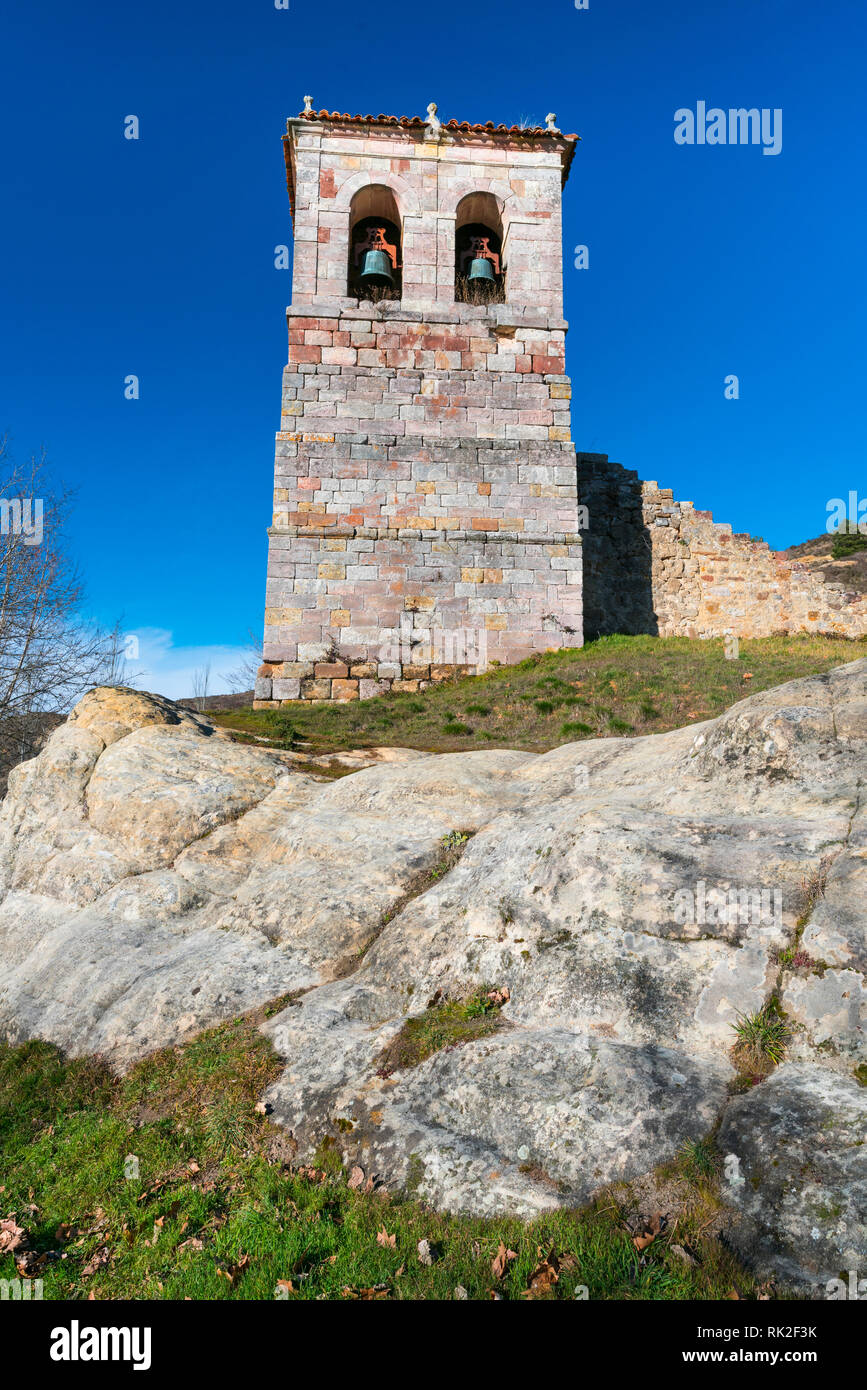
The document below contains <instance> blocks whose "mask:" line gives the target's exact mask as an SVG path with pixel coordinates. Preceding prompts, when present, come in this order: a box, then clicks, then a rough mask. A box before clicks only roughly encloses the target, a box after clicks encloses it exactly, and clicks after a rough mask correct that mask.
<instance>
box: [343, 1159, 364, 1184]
mask: <svg viewBox="0 0 867 1390" xmlns="http://www.w3.org/2000/svg"><path fill="white" fill-rule="evenodd" d="M363 1182H364V1169H363V1168H359V1166H358V1164H357V1163H356V1165H355V1167H354V1168H353V1170H352V1172H351V1173H350V1174H349V1181H348V1182H347V1184H346V1186H347V1187H353V1188H354V1187H360V1186H361V1184H362V1183H363Z"/></svg>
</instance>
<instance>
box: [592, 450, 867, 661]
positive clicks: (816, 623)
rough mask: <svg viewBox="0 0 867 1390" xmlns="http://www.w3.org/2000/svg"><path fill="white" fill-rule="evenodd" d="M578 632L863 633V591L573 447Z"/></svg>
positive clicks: (866, 629)
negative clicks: (579, 539) (584, 513)
mask: <svg viewBox="0 0 867 1390" xmlns="http://www.w3.org/2000/svg"><path fill="white" fill-rule="evenodd" d="M578 492H579V501H580V502H581V503H583V504H584V505H586V506H587V508H588V510H589V513H590V523H589V527H588V529H587V531H586V532H585V533H584V557H585V566H584V600H585V632H586V635H587V636H596V635H598V634H600V633H606V632H636V633H637V632H649V633H657V634H659V636H662V637H674V636H681V637H720V636H724V635H726V634H728V633H732V634H734V635H736V636H739V637H768V636H771V635H773V634H774V633H780V632H790V633H795V632H822V633H833V634H835V635H838V636H844V637H860V636H863V635H864V634H867V600H865V598H864V596H863V595H858V594H853V593H847V592H846V591H845V590H844V589H842V588H839V587H836V586H834V585H830V584H825V583H823V582H822V580H821V579H820V578H819V577H818V576H817V575H815V574H813V573H812V572H811V570H810V568H809V566H807V565H805V564H801V563H798V562H797V561H793V560H787V559H785V558H783V556H782V555H780V554H778V553H776V552H775V551H772V550H771V548H770V546H768V545H767V543H766V542H765V541H762V540H757V539H755V538H754V537H752V536H749V535H746V534H744V533H733V532H732V528H731V526H730V525H727V524H726V523H724V522H716V521H714V519H713V516H712V514H711V513H710V512H705V511H697V510H696V509H695V508H694V506H693V504H692V502H678V501H675V499H674V497H673V494H672V491H671V489H670V488H660V487H658V486H657V484H656V483H655V482H642V481H640V480H639V477H638V474H637V473H636V472H632V471H629V470H627V469H625V468H623V467H622V466H621V465H620V464H618V463H612V462H611V461H610V460H609V459H608V458H607V456H606V455H604V454H579V455H578Z"/></svg>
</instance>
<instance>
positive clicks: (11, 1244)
mask: <svg viewBox="0 0 867 1390" xmlns="http://www.w3.org/2000/svg"><path fill="white" fill-rule="evenodd" d="M26 1237H27V1232H26V1231H25V1230H24V1227H23V1226H19V1225H18V1224H17V1223H16V1221H15V1220H14V1218H13V1217H11V1216H10V1217H8V1218H7V1219H6V1220H5V1221H0V1255H8V1253H9V1251H10V1250H17V1249H18V1247H19V1246H20V1245H23V1244H24V1241H25V1240H26Z"/></svg>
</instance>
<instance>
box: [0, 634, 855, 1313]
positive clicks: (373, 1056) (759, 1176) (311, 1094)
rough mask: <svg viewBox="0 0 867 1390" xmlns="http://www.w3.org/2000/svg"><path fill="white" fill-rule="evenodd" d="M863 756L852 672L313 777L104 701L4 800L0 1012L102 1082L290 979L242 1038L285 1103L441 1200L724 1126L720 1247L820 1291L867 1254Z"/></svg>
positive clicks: (559, 1185)
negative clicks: (610, 730)
mask: <svg viewBox="0 0 867 1390" xmlns="http://www.w3.org/2000/svg"><path fill="white" fill-rule="evenodd" d="M865 745H867V661H861V662H856V663H853V664H851V665H849V666H844V667H840V668H838V669H836V670H835V671H832V672H831V673H829V674H828V675H825V676H821V677H814V678H809V679H806V680H801V681H795V682H793V683H791V684H790V685H787V686H784V687H781V688H778V689H776V690H772V691H766V692H763V693H761V694H758V695H756V696H753V697H751V698H750V699H747V700H745V701H743V702H742V703H741V704H739V705H737V706H735V707H734V708H733V709H731V710H729V711H728V712H727V713H726V714H725V715H723V716H721V717H720V718H719V719H716V720H713V721H709V722H707V723H705V724H702V725H698V726H692V727H691V728H686V729H680V730H677V731H675V732H673V733H669V734H661V735H656V736H653V737H648V738H642V739H600V740H594V741H587V742H583V743H579V744H572V745H566V746H564V747H560V748H557V749H555V750H553V751H552V752H550V753H548V754H545V755H543V756H535V755H532V754H529V753H522V752H509V751H488V752H479V753H458V754H448V755H439V756H436V755H429V754H419V753H412V754H411V753H409V752H408V751H406V752H405V753H403V754H395V755H394V756H385V755H377V756H376V758H375V760H369V758H368V757H361V758H356V759H352V758H350V759H349V760H348V761H346V762H345V765H346V766H348V767H360V770H358V771H352V773H351V775H348V776H344V777H342V778H340V779H339V780H337V781H333V780H332V781H323V780H322V778H321V776H317V775H316V774H317V772H318V771H319V769H317V767H316V765H315V764H314V763H313V762H306V763H295V764H289V765H287V762H286V759H285V757H284V756H280V755H278V754H275V753H271V752H268V751H264V750H262V749H261V748H256V747H249V746H242V745H237V744H234V743H232V742H231V741H230V740H228V739H226V738H225V737H223V736H222V735H221V734H220V733H219V732H218V731H216V730H214V728H213V726H212V725H210V724H209V723H208V721H207V720H206V719H205V718H203V717H202V716H199V715H195V714H192V713H191V712H189V711H186V710H182V709H179V708H177V707H176V706H174V705H172V704H171V702H169V701H166V700H161V699H159V698H157V697H152V696H147V695H140V694H137V693H136V692H131V691H121V690H98V691H94V692H92V693H91V694H90V695H88V696H87V697H86V698H85V699H84V700H83V701H82V702H81V703H80V705H79V706H78V707H77V709H76V710H75V711H74V713H73V715H72V717H71V718H70V720H69V721H68V722H67V724H65V725H64V726H63V727H62V728H60V729H58V730H57V731H56V732H55V734H53V735H52V737H51V739H50V740H49V742H48V744H47V746H46V747H45V749H44V750H43V752H42V753H41V754H40V755H39V757H37V758H35V759H34V760H33V761H32V762H30V763H27V764H24V765H23V766H22V767H20V768H18V769H16V770H15V772H13V774H12V775H11V777H10V784H9V794H8V796H7V798H6V801H5V802H4V803H3V806H2V810H0V888H2V892H3V899H2V903H0V1029H2V1030H3V1032H4V1033H5V1036H6V1037H7V1038H8V1039H9V1040H12V1041H17V1040H20V1039H23V1038H26V1037H28V1036H32V1035H37V1034H38V1035H41V1036H45V1037H49V1038H52V1039H54V1040H56V1041H57V1042H58V1043H60V1044H61V1045H62V1046H64V1047H65V1048H67V1049H68V1050H69V1051H70V1052H72V1053H75V1054H81V1053H85V1052H92V1051H99V1052H102V1053H104V1054H105V1055H106V1056H108V1057H109V1058H110V1059H111V1060H112V1062H113V1063H114V1064H115V1065H117V1066H119V1067H122V1066H125V1065H128V1064H129V1063H130V1062H132V1061H133V1060H135V1059H136V1058H137V1057H139V1056H141V1055H143V1054H144V1053H146V1052H147V1051H149V1050H151V1049H153V1048H156V1047H160V1046H163V1045H166V1044H169V1043H174V1042H177V1041H179V1040H182V1039H184V1038H187V1037H189V1036H191V1035H192V1034H193V1033H195V1032H196V1031H199V1030H200V1029H201V1028H203V1027H206V1026H208V1025H210V1024H213V1023H214V1022H217V1021H219V1020H220V1019H222V1018H226V1017H229V1016H233V1015H235V1014H237V1013H239V1012H241V1011H243V1010H244V1009H247V1008H251V1007H253V1006H254V1005H256V1004H259V1003H262V1002H263V1001H265V1000H267V999H270V998H274V997H275V996H278V995H280V994H282V993H285V992H290V991H292V992H294V991H306V992H305V993H304V994H303V996H302V997H301V998H300V999H298V1000H296V1001H295V1002H294V1003H293V1004H292V1005H291V1006H289V1007H287V1008H286V1009H285V1010H284V1011H283V1012H282V1013H280V1014H278V1015H276V1016H275V1017H274V1018H272V1020H271V1021H270V1022H269V1024H268V1025H267V1027H268V1029H269V1031H270V1033H271V1034H272V1036H273V1038H274V1041H275V1044H276V1046H277V1048H278V1050H279V1051H280V1052H281V1053H282V1054H283V1055H284V1056H285V1057H286V1059H287V1066H286V1070H285V1072H284V1074H283V1076H282V1078H281V1079H280V1081H279V1082H278V1083H277V1084H276V1085H275V1086H274V1087H272V1089H271V1091H270V1093H269V1097H268V1099H269V1100H270V1102H271V1104H272V1105H273V1107H274V1112H275V1118H276V1119H277V1120H278V1121H280V1122H282V1123H283V1124H285V1125H287V1126H288V1127H290V1128H291V1129H292V1131H293V1132H294V1134H295V1137H296V1139H297V1141H298V1143H299V1145H300V1148H301V1151H302V1152H304V1151H307V1150H310V1149H312V1148H313V1147H315V1145H316V1144H317V1143H318V1142H319V1140H320V1139H321V1138H322V1136H323V1135H324V1134H331V1135H333V1136H335V1137H339V1139H340V1142H341V1144H342V1145H343V1148H344V1151H345V1155H346V1158H347V1161H352V1162H358V1163H360V1164H361V1165H362V1166H363V1167H364V1169H365V1171H366V1172H368V1173H375V1174H378V1175H379V1176H380V1177H381V1178H383V1179H384V1180H385V1181H386V1182H388V1183H390V1184H392V1185H397V1184H400V1183H405V1184H408V1185H410V1186H412V1187H413V1188H414V1189H415V1190H417V1191H418V1192H419V1193H420V1195H422V1196H424V1197H425V1198H426V1199H427V1200H429V1201H431V1202H435V1203H437V1204H439V1205H442V1206H447V1207H449V1208H451V1209H453V1210H465V1211H479V1212H489V1213H490V1212H499V1211H515V1212H519V1213H522V1214H525V1215H530V1214H532V1213H534V1212H537V1211H539V1210H544V1209H546V1208H550V1207H554V1206H558V1205H563V1204H565V1203H577V1202H582V1201H584V1200H586V1199H587V1198H588V1197H589V1196H590V1195H591V1193H593V1192H594V1191H595V1190H597V1189H599V1188H600V1187H602V1186H604V1185H605V1184H607V1183H610V1182H612V1181H616V1180H618V1179H629V1178H631V1177H635V1176H638V1175H640V1174H641V1173H644V1172H647V1171H648V1170H649V1169H650V1168H652V1167H653V1166H654V1165H656V1164H657V1163H659V1162H660V1161H662V1160H665V1159H668V1158H670V1157H672V1155H673V1154H674V1153H675V1152H676V1150H677V1149H678V1147H679V1146H680V1145H681V1144H682V1143H683V1141H684V1140H685V1139H688V1138H699V1137H701V1136H703V1135H705V1134H706V1133H707V1132H708V1131H709V1130H710V1129H711V1128H712V1126H713V1125H714V1124H715V1123H716V1122H717V1121H718V1120H719V1119H720V1117H722V1129H721V1134H722V1135H724V1136H725V1139H724V1143H725V1146H726V1152H732V1153H734V1154H735V1155H736V1156H738V1157H739V1159H740V1161H741V1163H742V1165H743V1171H744V1174H745V1179H746V1180H745V1182H744V1184H741V1185H737V1184H735V1185H734V1187H733V1188H732V1201H733V1203H734V1205H735V1206H736V1207H737V1209H738V1211H739V1212H740V1213H741V1218H742V1219H741V1221H740V1224H739V1226H738V1227H737V1230H738V1232H740V1234H739V1235H738V1236H737V1239H738V1241H739V1242H740V1248H742V1249H743V1250H744V1251H745V1252H746V1253H747V1254H748V1255H749V1256H750V1258H752V1259H753V1260H754V1261H755V1262H756V1263H757V1264H759V1265H761V1266H762V1267H763V1268H764V1267H767V1268H768V1269H771V1268H775V1269H777V1270H778V1271H779V1272H781V1273H782V1274H783V1275H784V1276H785V1277H786V1278H787V1279H788V1280H790V1281H792V1282H793V1283H795V1284H796V1285H799V1286H803V1287H804V1288H805V1289H807V1290H815V1289H816V1288H818V1284H817V1281H823V1280H827V1279H828V1278H831V1277H835V1276H836V1275H837V1274H838V1273H839V1270H840V1269H841V1268H844V1267H846V1268H848V1267H849V1265H848V1264H847V1261H849V1260H851V1259H852V1258H854V1255H855V1254H860V1259H861V1265H862V1266H863V1264H864V1260H865V1258H867V1250H865V1234H864V1220H865V1217H864V1205H865V1194H864V1185H865V1181H867V1179H865V1166H867V1158H865V1147H864V1144H863V1140H864V1138H865V1137H867V1136H865V1134H864V1129H865V1124H864V1119H865V1114H864V1109H865V1106H864V1100H865V1098H867V1090H864V1089H863V1088H862V1087H860V1086H859V1085H858V1082H857V1080H856V1077H855V1069H856V1067H857V1066H858V1065H859V1063H861V1062H863V1060H864V1057H865V1018H867V1015H865V981H864V974H865V962H867V911H865V900H867V893H865V887H867V881H865V880H867V830H865V818H864V811H863V804H864V795H863V777H864V749H865ZM365 762H368V763H369V765H367V766H364V765H363V764H364V763H365ZM452 831H461V832H465V833H470V832H471V838H470V839H469V841H468V843H467V845H466V848H465V851H464V853H463V856H462V858H461V859H460V861H459V862H458V863H457V864H456V865H455V866H454V867H453V868H451V870H450V871H449V872H447V873H444V874H441V875H435V874H434V873H432V871H433V870H434V869H435V868H436V866H437V864H438V863H439V861H440V859H441V857H442V853H443V839H444V837H445V836H447V835H449V834H450V832H452ZM820 866H822V868H821V872H820ZM805 879H806V880H807V881H808V882H814V883H815V882H817V881H818V880H819V879H822V880H823V881H824V883H825V889H824V896H819V897H818V898H815V894H814V895H813V896H812V897H811V896H810V895H809V894H808V895H807V897H805V896H804V893H803V887H802V886H803V883H804V880H805ZM813 898H815V900H813ZM793 945H798V946H799V947H800V950H801V952H802V953H806V960H807V961H808V962H814V964H807V965H804V964H803V963H799V964H797V965H794V966H791V967H789V966H786V967H783V966H781V965H780V964H779V962H778V960H777V953H778V952H779V951H780V950H783V949H785V948H789V947H791V946H793ZM804 959H805V957H804V956H803V955H802V956H801V957H800V958H799V961H800V962H803V960H804ZM482 985H485V986H488V987H497V988H499V989H506V988H508V991H509V1001H508V1003H507V1004H506V1006H505V1007H504V1008H503V1010H502V1015H501V1017H502V1021H503V1024H504V1026H503V1027H502V1028H501V1029H500V1030H499V1031H498V1032H496V1033H494V1034H492V1035H489V1036H487V1037H484V1038H482V1039H477V1040H476V1041H474V1042H471V1043H466V1044H465V1045H463V1046H460V1047H457V1048H452V1049H448V1050H445V1051H442V1052H439V1053H436V1054H434V1055H433V1056H431V1057H429V1058H428V1059H427V1060H426V1061H424V1062H422V1063H421V1064H420V1065H419V1066H417V1067H414V1068H411V1069H405V1070H403V1071H402V1072H401V1071H398V1072H394V1073H393V1074H388V1073H387V1071H386V1070H385V1069H383V1067H382V1065H381V1055H382V1053H383V1050H384V1048H385V1047H386V1046H387V1044H388V1043H389V1042H390V1041H391V1040H392V1039H393V1038H394V1036H395V1034H396V1033H397V1032H398V1031H399V1029H400V1028H401V1026H402V1024H403V1023H404V1021H405V1020H406V1019H407V1018H408V1017H411V1016H416V1015H420V1014H423V1013H424V1012H425V1009H426V1007H427V1003H428V1001H429V1000H430V998H431V997H432V996H433V995H434V994H435V992H436V991H441V992H442V993H443V994H445V995H452V996H454V995H460V994H463V993H465V992H468V991H470V990H472V989H478V988H479V987H480V986H482ZM774 990H776V991H778V993H779V995H780V998H781V999H782V1002H783V1005H784V1007H785V1009H786V1010H787V1012H788V1014H789V1016H790V1019H791V1020H792V1024H793V1028H794V1034H793V1038H792V1043H791V1046H790V1051H789V1060H788V1061H787V1062H786V1063H785V1064H784V1065H783V1066H782V1067H780V1068H779V1069H778V1071H777V1072H776V1073H774V1075H773V1076H772V1077H771V1078H770V1079H769V1080H767V1081H765V1082H763V1083H762V1084H761V1085H759V1086H757V1087H755V1088H754V1089H753V1090H752V1091H750V1092H749V1093H747V1094H745V1095H743V1096H736V1097H735V1098H734V1099H732V1098H730V1083H731V1082H732V1081H733V1079H734V1076H735V1072H734V1068H733V1065H732V1062H731V1058H730V1055H729V1053H730V1047H731V1043H732V1040H733V1031H732V1023H733V1022H734V1021H735V1018H736V1015H737V1014H738V1013H749V1012H752V1011H754V1010H756V1009H758V1008H759V1007H761V1005H762V1004H763V1002H765V1001H766V1000H767V999H768V998H769V996H770V995H771V993H772V992H773V991H774ZM861 1074H862V1075H863V1073H861ZM840 1116H843V1117H844V1119H840V1118H839V1117H840ZM835 1117H837V1118H835ZM832 1122H833V1123H832ZM835 1126H836V1128H835ZM859 1126H860V1130H859ZM838 1131H839V1132H838ZM811 1135H812V1136H813V1140H814V1141H815V1142H813V1141H811ZM829 1136H830V1137H829ZM853 1136H855V1137H853ZM802 1151H803V1152H804V1153H807V1152H808V1151H810V1152H811V1153H812V1152H813V1151H815V1154H816V1159H815V1162H816V1164H817V1165H818V1167H817V1172H818V1170H819V1169H821V1171H820V1172H819V1175H818V1177H816V1179H815V1182H816V1185H817V1191H818V1187H819V1186H821V1201H820V1200H819V1198H818V1197H817V1199H816V1201H815V1202H813V1201H812V1198H811V1199H810V1200H809V1201H804V1202H801V1203H800V1204H799V1202H798V1201H797V1199H796V1188H797V1182H798V1181H799V1180H800V1179H799V1178H798V1172H799V1171H800V1170H798V1168H797V1164H798V1162H799V1161H800V1160H799V1158H798V1155H799V1154H800V1153H801V1152H802ZM801 1176H802V1177H803V1175H801ZM811 1181H812V1179H811ZM823 1213H824V1214H823ZM816 1231H818V1234H815V1232H816ZM775 1233H778V1234H775Z"/></svg>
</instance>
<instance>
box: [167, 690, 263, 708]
mask: <svg viewBox="0 0 867 1390" xmlns="http://www.w3.org/2000/svg"><path fill="white" fill-rule="evenodd" d="M176 703H177V704H179V705H181V706H182V707H183V708H184V709H194V710H201V711H202V712H203V713H207V711H208V710H222V709H245V708H248V707H249V706H250V705H252V703H253V692H252V690H242V691H240V692H235V693H234V694H231V695H230V694H229V693H228V692H227V693H226V694H224V695H202V696H199V697H198V698H193V696H188V697H187V698H186V699H183V700H178V701H177V702H176Z"/></svg>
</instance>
